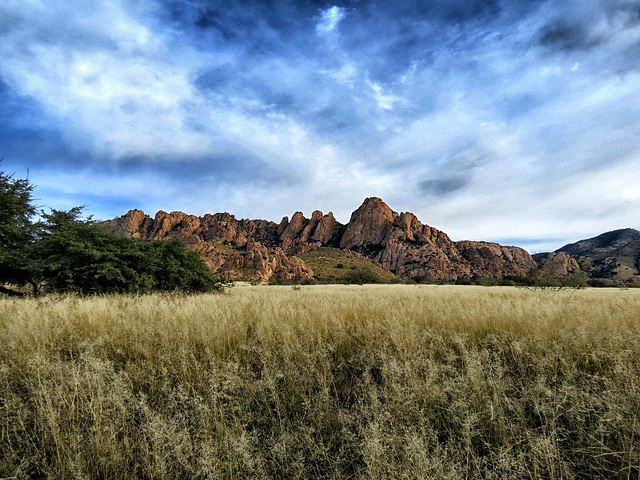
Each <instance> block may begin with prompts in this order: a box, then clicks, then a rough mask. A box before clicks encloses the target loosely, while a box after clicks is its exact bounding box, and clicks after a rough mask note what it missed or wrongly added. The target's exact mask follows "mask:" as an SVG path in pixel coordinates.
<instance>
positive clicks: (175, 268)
mask: <svg viewBox="0 0 640 480" xmlns="http://www.w3.org/2000/svg"><path fill="white" fill-rule="evenodd" d="M32 188H33V187H32V186H31V185H29V183H28V181H26V180H14V179H13V178H12V177H11V176H10V175H7V174H5V173H0V272H2V273H1V274H0V284H2V283H6V282H10V283H13V284H16V285H25V284H27V283H29V284H31V285H33V288H34V293H37V292H38V291H39V290H40V289H41V288H42V289H44V290H45V291H55V292H78V293H83V294H89V293H117V292H129V293H148V292H153V291H171V290H181V291H186V292H202V291H212V290H219V289H220V288H221V287H222V283H221V281H220V280H218V279H216V278H215V277H213V276H212V274H211V272H210V271H209V269H208V268H207V266H206V265H205V264H204V261H203V260H202V258H201V257H200V255H198V253H196V252H193V251H191V250H188V249H187V248H186V247H185V246H184V244H183V243H182V242H180V241H179V240H171V241H159V242H145V241H143V240H140V239H135V238H128V237H124V236H120V235H116V234H114V233H111V232H110V231H108V230H106V229H104V228H102V227H100V226H98V225H95V224H94V222H93V221H92V220H91V218H88V219H85V220H83V219H81V218H80V216H81V213H82V208H81V207H75V208H72V209H71V210H69V211H62V210H52V211H51V213H44V212H42V213H41V217H42V219H41V220H40V221H39V222H36V223H34V222H32V220H31V219H32V217H33V215H34V214H35V207H34V206H33V205H32V203H31V202H32V198H31V191H32ZM3 291H4V292H5V293H11V291H10V290H8V289H6V288H4V287H3Z"/></svg>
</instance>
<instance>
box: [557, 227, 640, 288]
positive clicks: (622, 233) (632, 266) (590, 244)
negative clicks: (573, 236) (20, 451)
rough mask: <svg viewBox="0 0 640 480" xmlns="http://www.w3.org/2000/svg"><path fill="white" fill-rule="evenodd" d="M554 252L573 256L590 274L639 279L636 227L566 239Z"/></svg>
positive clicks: (639, 235)
mask: <svg viewBox="0 0 640 480" xmlns="http://www.w3.org/2000/svg"><path fill="white" fill-rule="evenodd" d="M555 253H556V254H566V255H570V256H571V257H573V258H574V259H575V260H576V262H577V263H578V265H579V266H580V268H581V269H582V270H583V271H584V272H586V273H588V274H589V275H590V276H591V277H592V278H601V279H609V280H615V281H624V282H632V283H640V231H638V230H635V229H633V228H624V229H621V230H613V231H611V232H607V233H603V234H602V235H598V236H597V237H594V238H588V239H586V240H580V241H579V242H575V243H570V244H569V245H565V246H564V247H562V248H559V249H558V250H556V252H555Z"/></svg>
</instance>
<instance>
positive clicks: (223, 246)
mask: <svg viewBox="0 0 640 480" xmlns="http://www.w3.org/2000/svg"><path fill="white" fill-rule="evenodd" d="M103 225H105V226H107V227H109V228H111V229H112V230H113V231H114V232H116V233H119V234H122V235H128V236H132V237H139V238H143V239H147V240H160V239H166V238H178V239H180V240H182V241H183V242H185V243H186V244H187V245H188V246H189V247H190V248H192V249H194V250H196V251H198V252H200V253H201V254H202V255H203V257H204V258H205V260H206V262H207V264H208V265H209V267H210V268H211V269H212V270H213V271H214V272H216V273H219V274H222V275H225V276H226V277H227V278H229V279H238V278H250V279H254V280H268V279H269V278H271V277H272V276H274V275H275V276H277V277H279V278H282V279H292V278H296V279H300V280H309V279H311V278H313V271H312V270H311V268H309V266H308V265H306V264H305V263H304V262H303V261H302V260H301V259H300V258H298V257H296V256H295V255H296V254H301V253H304V252H308V251H311V250H314V249H316V248H319V247H339V248H342V249H346V250H348V251H351V252H355V253H357V254H360V255H362V256H364V257H366V258H368V259H370V260H372V261H374V262H376V263H378V264H379V265H381V266H382V267H383V268H385V269H386V270H389V271H390V272H393V273H394V274H396V275H397V276H399V277H401V278H405V279H408V278H412V277H426V278H429V279H433V280H456V279H459V278H470V277H472V276H474V275H478V276H488V277H497V276H501V275H505V274H525V273H527V272H528V271H529V270H530V269H531V268H535V266H536V263H535V261H534V260H533V259H532V258H531V256H530V255H529V254H528V253H527V252H526V251H525V250H523V249H521V248H518V247H505V246H502V245H499V244H497V243H489V242H471V241H462V242H453V241H452V240H451V239H450V238H449V237H448V235H447V234H446V233H444V232H442V231H440V230H437V229H435V228H433V227H430V226H429V225H425V224H422V223H421V222H420V221H419V220H418V218H417V217H416V216H415V215H414V214H412V213H408V212H403V213H397V212H394V211H393V210H391V208H389V206H388V205H386V204H385V203H384V202H383V201H382V200H381V199H380V198H376V197H371V198H367V199H366V200H365V201H364V203H363V204H362V205H361V206H360V208H358V209H357V210H356V211H355V212H353V214H352V215H351V219H350V220H349V223H348V224H347V225H342V224H340V223H339V222H338V221H336V219H335V218H334V216H333V214H332V213H331V212H329V213H328V214H326V215H324V214H323V213H322V212H320V211H315V212H313V214H312V215H311V218H306V217H305V216H304V214H303V213H302V212H296V213H294V214H293V216H292V217H291V220H289V218H288V217H284V218H283V219H282V220H281V221H280V223H279V224H276V223H274V222H269V221H266V220H244V219H243V220H238V219H236V218H235V217H234V216H233V215H231V214H229V213H216V214H213V215H211V214H207V215H204V216H203V217H196V216H193V215H187V214H185V213H182V212H172V213H166V212H162V211H160V212H158V213H157V214H156V215H155V217H154V218H151V217H149V216H148V215H145V214H144V213H143V212H141V211H140V210H131V211H129V212H128V213H127V214H125V215H124V216H122V217H120V218H116V219H114V220H109V221H107V222H103Z"/></svg>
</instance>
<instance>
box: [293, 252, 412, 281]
mask: <svg viewBox="0 0 640 480" xmlns="http://www.w3.org/2000/svg"><path fill="white" fill-rule="evenodd" d="M298 257H300V258H301V259H302V260H304V262H305V263H306V264H307V265H309V267H311V269H312V270H313V273H314V275H315V277H316V279H317V281H319V282H322V283H358V284H361V283H401V282H402V280H401V279H400V278H398V277H396V276H395V275H394V274H393V273H391V272H389V271H387V270H384V269H383V268H381V267H379V266H378V265H376V264H375V263H373V262H372V261H371V260H369V259H367V258H364V257H361V256H358V255H355V254H353V253H350V252H347V251H345V250H340V249H339V248H330V247H322V248H319V249H317V250H313V251H312V252H306V253H302V254H300V255H298Z"/></svg>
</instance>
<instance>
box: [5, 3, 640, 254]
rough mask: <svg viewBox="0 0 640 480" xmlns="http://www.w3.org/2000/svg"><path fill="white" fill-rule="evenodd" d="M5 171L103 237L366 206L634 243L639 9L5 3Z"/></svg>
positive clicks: (531, 241) (476, 234) (544, 245)
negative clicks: (621, 232)
mask: <svg viewBox="0 0 640 480" xmlns="http://www.w3.org/2000/svg"><path fill="white" fill-rule="evenodd" d="M0 157H3V158H4V160H3V162H2V166H1V168H2V169H3V170H5V171H9V172H13V173H14V174H15V176H16V177H17V178H25V177H27V175H28V178H29V181H30V182H31V183H32V184H33V185H35V186H36V187H35V191H34V196H35V198H36V203H37V204H38V205H39V206H42V207H43V208H44V207H47V208H57V209H68V208H71V207H74V206H77V205H84V206H85V213H86V214H90V215H93V216H94V218H95V219H109V218H114V217H117V216H120V215H123V214H124V213H126V212H127V211H128V210H129V209H133V208H137V209H141V210H144V211H145V212H146V213H148V214H150V215H152V216H153V215H154V214H155V212H157V211H158V210H165V211H174V210H180V211H184V212H186V213H190V214H195V215H203V214H204V213H215V212H222V211H228V212H230V213H232V214H234V215H236V217H238V218H264V219H268V220H273V221H276V222H279V220H280V219H281V218H282V217H283V216H285V215H287V216H289V217H290V216H291V215H292V214H293V213H294V212H295V211H298V210H300V211H303V212H304V213H305V214H306V215H307V217H309V216H310V215H311V213H312V212H313V211H314V210H321V211H323V212H325V213H326V212H328V211H333V213H334V215H335V216H336V218H337V219H338V220H339V221H341V222H343V223H346V222H347V221H348V220H349V216H350V214H351V212H352V211H353V210H355V209H356V208H357V207H358V206H359V205H360V204H361V203H362V201H363V200H364V199H365V198H366V197H370V196H377V197H381V198H382V199H383V200H384V201H385V202H386V203H387V204H388V205H389V206H390V207H391V208H392V209H393V210H396V211H398V212H400V211H410V212H413V213H415V214H416V215H417V216H418V218H419V219H420V220H421V221H422V222H423V223H427V224H429V225H431V226H433V227H435V228H438V229H440V230H443V231H444V232H446V233H447V234H448V235H449V236H450V237H451V238H452V239H453V240H463V239H471V240H488V241H498V242H500V243H505V244H509V245H518V246H521V247H524V248H526V249H527V250H528V251H530V252H540V251H548V250H554V249H557V248H559V247H561V246H562V245H564V244H566V243H569V242H574V241H577V240H580V239H583V238H589V237H592V236H595V235H598V234H600V233H603V232H605V231H608V230H613V229H617V228H627V227H632V228H640V208H639V207H640V0H579V1H578V0H576V1H538V0H485V1H480V0H468V1H460V0H458V1H454V0H431V1H416V2H414V1H405V2H389V1H377V0H372V1H368V0H353V1H345V2H337V3H333V2H325V1H299V2H293V1H284V0H265V1H259V0H248V1H243V2H233V1H225V0H220V1H217V0H82V1H77V0H2V1H1V2H0Z"/></svg>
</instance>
